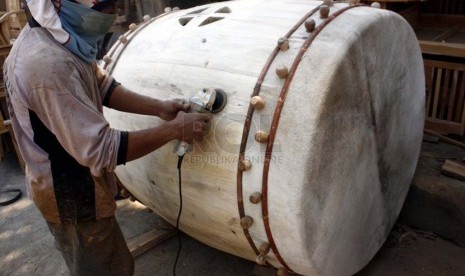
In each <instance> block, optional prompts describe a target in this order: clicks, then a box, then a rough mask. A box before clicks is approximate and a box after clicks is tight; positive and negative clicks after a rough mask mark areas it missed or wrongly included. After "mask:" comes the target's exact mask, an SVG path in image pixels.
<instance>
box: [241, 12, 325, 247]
mask: <svg viewBox="0 0 465 276" xmlns="http://www.w3.org/2000/svg"><path fill="white" fill-rule="evenodd" d="M319 8H320V6H318V7H316V8H314V9H313V10H311V11H310V12H308V13H307V14H305V15H304V16H303V17H302V19H301V20H300V21H299V22H297V24H296V25H295V26H294V27H293V28H292V29H291V30H289V32H287V34H286V35H285V36H284V38H286V39H288V38H289V37H290V36H291V35H292V34H293V33H294V32H295V31H297V29H298V28H299V27H300V26H301V25H302V24H303V23H304V22H305V20H307V19H308V18H309V17H311V16H312V15H313V14H315V13H316V12H317V11H318V10H319ZM279 51H280V49H279V46H276V47H275V49H274V50H273V52H272V53H271V54H270V56H269V57H268V60H267V61H266V63H265V65H264V66H263V69H262V71H261V72H260V75H259V77H258V80H257V82H256V84H255V87H254V90H253V93H252V97H253V96H257V95H258V94H260V90H261V87H262V83H263V80H264V79H265V76H266V75H267V73H268V71H269V70H270V67H271V64H272V63H273V61H274V59H275V58H276V56H277V55H278V53H279ZM253 113H254V108H253V107H252V106H251V105H249V109H248V111H247V117H246V120H245V123H244V130H243V132H242V140H241V146H240V149H239V163H238V168H237V204H238V209H239V216H240V218H243V217H245V210H244V197H243V191H242V174H243V172H242V170H241V169H240V167H239V164H240V163H241V162H242V161H244V154H245V149H246V147H247V138H248V137H249V133H250V126H251V124H252V116H253ZM243 231H244V235H245V237H246V238H247V241H248V242H249V244H250V247H251V248H252V250H253V251H254V252H255V254H256V255H259V254H260V252H259V251H258V249H257V246H256V245H255V243H254V242H253V240H252V237H251V236H250V233H249V230H248V229H243Z"/></svg>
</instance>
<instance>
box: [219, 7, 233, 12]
mask: <svg viewBox="0 0 465 276" xmlns="http://www.w3.org/2000/svg"><path fill="white" fill-rule="evenodd" d="M216 13H231V9H230V8H229V7H223V8H221V9H219V10H217V11H216Z"/></svg>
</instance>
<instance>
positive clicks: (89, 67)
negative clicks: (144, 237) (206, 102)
mask: <svg viewBox="0 0 465 276" xmlns="http://www.w3.org/2000/svg"><path fill="white" fill-rule="evenodd" d="M33 1H36V0H33ZM38 1H45V0H38ZM47 1H50V0H47ZM77 1H78V2H70V1H68V0H61V1H59V2H57V3H54V4H55V8H56V9H57V11H58V14H59V19H60V22H61V24H62V28H63V30H64V32H65V35H66V34H68V35H69V39H67V41H65V42H64V44H62V43H63V41H59V40H57V39H55V36H54V33H55V34H56V30H55V31H53V30H49V29H48V28H47V26H50V21H48V20H50V18H55V17H54V16H50V15H51V13H50V11H48V12H47V10H46V7H47V5H43V7H45V8H42V9H41V8H38V9H31V12H32V16H33V17H34V18H37V20H34V18H32V17H31V18H29V26H26V28H24V30H23V31H22V32H21V34H20V36H19V38H18V39H17V40H16V42H15V45H14V47H13V48H12V50H11V53H10V56H9V57H8V59H7V60H6V62H5V64H4V81H5V86H6V92H7V99H8V104H9V110H10V115H11V121H12V124H13V128H14V131H15V134H16V138H17V140H18V144H19V146H20V150H21V153H22V154H23V157H24V160H25V162H26V180H27V186H28V192H29V194H30V195H31V196H32V198H33V200H34V202H35V203H36V205H37V207H38V209H39V210H40V212H41V213H42V215H43V216H44V218H45V220H46V221H47V224H48V226H49V228H50V231H51V232H52V234H53V236H54V237H55V240H56V243H57V246H58V248H59V249H60V251H61V253H62V255H63V257H64V259H65V261H66V264H67V266H68V267H69V269H70V272H71V275H97V274H100V275H132V274H133V271H134V262H133V259H132V257H131V255H130V253H129V250H128V248H127V245H126V243H125V241H124V238H123V236H122V234H121V231H120V228H119V226H118V224H117V222H116V220H115V218H114V212H115V209H116V205H115V202H114V196H115V194H116V187H115V176H114V174H113V171H114V169H115V167H116V166H117V165H119V164H124V163H125V162H128V161H131V160H134V159H136V158H139V157H141V156H143V155H145V154H148V153H150V152H152V151H154V150H156V149H157V148H159V147H161V146H163V145H164V144H166V143H167V142H169V141H171V140H173V139H180V140H184V141H187V142H192V140H193V139H201V138H202V137H203V135H204V134H205V133H204V132H205V130H206V129H208V124H209V120H210V118H209V117H208V116H207V115H203V114H191V113H185V112H186V111H188V110H187V107H186V106H185V105H183V104H181V103H178V102H174V101H160V100H156V99H152V98H148V97H145V96H141V95H138V94H136V93H133V92H131V91H130V90H128V89H126V88H125V87H123V86H122V85H120V84H119V83H117V82H116V81H115V80H114V79H113V78H112V77H111V76H109V75H108V74H107V73H106V72H104V71H103V70H101V69H100V68H99V67H98V66H97V65H96V62H95V55H96V52H97V51H96V42H97V41H98V40H99V39H100V38H102V37H103V36H104V35H105V33H106V32H107V31H108V29H109V28H110V26H111V25H112V23H113V21H114V20H115V18H116V1H114V0H104V2H97V1H86V0H77ZM80 1H82V3H83V4H82V3H81V2H80ZM35 4H37V3H35ZM55 19H56V18H55ZM38 22H43V24H44V26H41V25H40V24H39V23H38ZM55 23H56V22H55ZM52 25H54V26H55V27H57V25H56V24H52ZM59 27H60V26H58V28H59ZM61 34H63V32H61ZM103 105H106V106H108V107H110V108H115V109H118V110H122V111H126V112H132V113H139V114H145V115H154V116H159V117H160V118H162V119H165V120H167V121H168V122H167V123H165V124H164V125H161V126H158V127H154V128H150V129H145V130H140V131H133V132H124V131H119V130H116V129H112V128H110V127H109V124H108V122H107V121H106V120H105V118H104V117H103V114H102V106H103Z"/></svg>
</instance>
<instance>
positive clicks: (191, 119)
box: [169, 111, 211, 144]
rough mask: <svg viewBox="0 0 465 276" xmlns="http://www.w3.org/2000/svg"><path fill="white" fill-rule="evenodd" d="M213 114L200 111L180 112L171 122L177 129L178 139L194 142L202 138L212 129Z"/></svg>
mask: <svg viewBox="0 0 465 276" xmlns="http://www.w3.org/2000/svg"><path fill="white" fill-rule="evenodd" d="M210 119H211V116H210V115H207V114H200V113H185V112H183V111H180V112H178V114H177V116H176V117H175V118H174V120H172V121H171V122H169V124H170V125H171V126H172V127H173V128H174V129H175V130H176V131H177V133H178V135H177V139H179V140H182V141H185V142H187V143H189V144H192V142H193V141H194V140H198V141H200V140H202V139H203V137H204V136H205V135H206V134H207V132H208V130H209V129H210Z"/></svg>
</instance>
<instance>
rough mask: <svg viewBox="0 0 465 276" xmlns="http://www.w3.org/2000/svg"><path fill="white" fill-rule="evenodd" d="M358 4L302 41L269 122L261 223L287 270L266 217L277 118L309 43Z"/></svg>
mask: <svg viewBox="0 0 465 276" xmlns="http://www.w3.org/2000/svg"><path fill="white" fill-rule="evenodd" d="M360 6H364V5H354V6H348V7H345V8H342V9H340V10H338V11H336V12H334V13H333V14H332V15H330V16H329V17H328V19H326V20H325V21H324V22H323V23H321V24H320V25H319V26H318V27H317V28H316V29H315V30H314V31H313V32H312V33H311V35H310V36H309V37H308V38H307V40H306V41H305V42H304V44H303V45H302V47H301V48H300V51H299V53H298V55H297V57H296V59H295V60H294V63H293V64H292V67H291V69H290V70H289V75H288V76H287V78H286V81H285V83H284V86H283V88H282V90H281V94H280V95H279V99H278V103H277V105H276V109H275V112H274V115H273V121H272V123H271V130H270V133H269V136H268V142H267V144H266V152H265V162H264V166H263V184H262V215H263V223H264V225H265V232H266V236H267V238H268V242H269V243H270V246H271V250H273V253H274V254H275V256H276V258H277V259H278V260H279V262H280V263H281V264H282V265H283V266H284V267H285V268H286V269H287V270H288V271H292V270H291V269H290V268H289V266H288V265H287V264H286V262H285V261H284V260H283V258H282V257H281V255H280V254H279V251H278V248H277V247H276V244H275V242H274V239H273V234H272V233H271V228H270V222H269V218H268V172H269V170H270V160H271V155H272V151H273V143H274V140H275V137H276V131H277V129H278V124H279V119H280V117H281V111H282V108H283V106H284V101H285V100H286V96H287V92H288V91H289V86H290V85H291V83H292V79H293V77H294V75H295V73H296V71H297V67H298V66H299V64H300V61H301V60H302V57H303V56H304V54H305V53H306V51H307V49H308V48H309V47H310V45H311V44H312V42H313V41H314V40H315V38H316V37H317V36H318V34H319V33H320V32H321V31H322V30H323V29H324V28H325V27H326V26H327V25H328V24H329V23H330V22H331V21H332V20H333V19H334V18H336V17H337V16H338V15H340V14H342V13H343V12H345V11H347V10H349V9H352V8H355V7H360Z"/></svg>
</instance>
